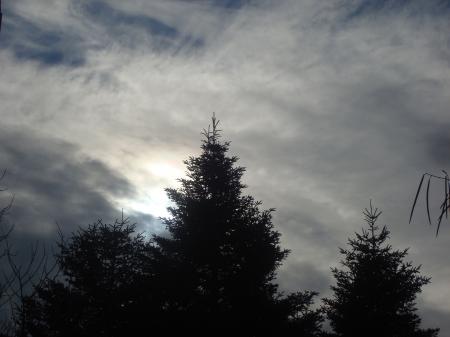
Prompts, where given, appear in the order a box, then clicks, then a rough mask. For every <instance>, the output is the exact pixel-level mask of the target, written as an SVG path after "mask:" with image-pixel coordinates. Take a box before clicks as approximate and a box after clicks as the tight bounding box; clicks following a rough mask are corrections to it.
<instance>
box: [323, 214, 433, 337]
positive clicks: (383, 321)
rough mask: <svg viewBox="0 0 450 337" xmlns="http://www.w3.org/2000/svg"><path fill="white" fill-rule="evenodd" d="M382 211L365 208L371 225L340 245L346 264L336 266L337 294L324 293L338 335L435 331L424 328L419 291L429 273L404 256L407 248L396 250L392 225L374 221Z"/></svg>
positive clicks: (391, 336) (423, 336)
mask: <svg viewBox="0 0 450 337" xmlns="http://www.w3.org/2000/svg"><path fill="white" fill-rule="evenodd" d="M380 214H381V212H379V211H378V209H376V208H375V209H374V208H373V207H372V205H370V208H369V209H365V211H364V216H365V221H366V222H367V224H368V229H366V230H363V231H362V233H361V234H358V233H356V238H355V239H349V243H348V244H349V246H350V249H341V254H343V255H344V260H343V261H342V262H341V263H342V265H343V267H344V268H343V269H337V268H334V269H333V270H332V271H333V275H334V277H335V279H336V282H337V284H336V286H333V287H331V289H332V290H333V291H334V297H333V298H330V299H325V300H324V302H325V306H324V309H325V312H326V315H327V317H328V319H329V320H330V323H331V327H332V328H333V330H334V332H335V334H336V336H342V337H353V336H355V337H356V336H358V337H360V336H366V337H372V336H373V337H375V336H377V337H380V336H383V337H412V336H420V337H433V336H437V335H438V329H427V330H423V329H420V322H421V320H420V317H419V316H418V315H417V313H416V310H417V309H416V303H415V299H416V295H417V294H418V293H419V292H420V291H421V288H422V286H423V285H426V284H428V283H429V282H430V279H429V278H427V277H424V276H421V275H420V267H413V266H412V264H411V262H404V259H405V257H406V256H407V252H408V250H407V249H405V250H393V249H392V247H391V246H390V245H389V244H386V240H387V239H388V238H389V231H388V229H387V228H386V226H383V228H382V229H381V230H379V228H378V227H377V226H376V225H375V223H376V221H377V219H378V217H379V216H380Z"/></svg>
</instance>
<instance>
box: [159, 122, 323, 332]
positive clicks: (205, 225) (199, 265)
mask: <svg viewBox="0 0 450 337" xmlns="http://www.w3.org/2000/svg"><path fill="white" fill-rule="evenodd" d="M218 125H219V121H218V120H216V118H215V116H214V117H213V118H212V125H211V127H209V128H208V129H207V130H204V131H203V136H204V139H203V142H202V145H201V149H202V153H201V154H200V155H199V156H198V157H190V158H189V159H188V160H187V161H185V164H186V166H187V178H185V179H180V182H181V187H180V188H179V189H167V193H168V196H169V198H170V200H171V201H172V202H173V203H174V207H171V208H169V211H170V214H171V217H169V218H165V219H164V223H165V225H166V227H167V230H168V232H169V233H170V237H162V236H156V237H155V238H154V239H155V241H156V243H157V244H158V246H159V247H160V250H161V255H162V260H163V261H164V260H165V261H164V263H162V266H164V267H165V268H166V270H165V271H163V272H161V273H160V274H161V275H167V278H166V280H165V283H166V284H168V285H170V287H171V288H170V290H168V291H167V293H168V294H169V296H170V300H169V302H168V305H167V308H169V313H170V315H171V317H172V318H173V319H174V322H176V324H170V325H171V326H178V327H183V329H185V328H187V329H190V330H191V331H197V333H200V334H203V335H218V334H220V333H221V332H224V331H228V332H230V333H234V334H238V335H246V336H255V335H268V334H269V335H270V334H273V335H277V333H276V332H275V331H278V330H277V329H279V328H280V327H281V326H282V323H286V322H287V321H288V316H289V315H290V314H292V311H295V310H296V308H299V306H297V307H296V306H295V305H288V303H290V304H292V301H293V300H295V301H296V303H297V304H303V305H304V306H305V307H308V306H309V304H310V301H311V298H312V296H314V294H310V296H309V297H301V296H297V297H295V296H291V298H290V300H291V302H289V301H287V299H282V298H281V295H280V294H279V293H278V291H277V285H276V284H275V283H274V279H275V272H276V269H277V267H278V266H279V265H280V264H281V262H282V261H283V259H284V258H285V257H286V256H287V254H288V251H287V250H285V249H282V248H281V247H280V234H279V233H278V232H277V231H276V230H275V229H274V226H273V224H272V216H271V213H272V211H273V209H268V210H260V208H259V207H260V204H261V203H260V202H259V201H255V200H254V198H253V197H251V196H248V195H243V193H242V192H243V189H244V188H245V185H243V184H242V182H241V178H242V175H243V173H244V171H245V169H244V168H243V167H239V166H236V165H235V164H236V162H237V161H238V158H237V157H235V156H228V155H227V153H228V150H229V145H230V143H229V142H222V141H221V140H220V136H221V135H220V132H221V130H219V129H218ZM168 266H170V267H168ZM167 269H170V270H167ZM289 311H290V312H289ZM293 316H295V315H293ZM312 317H313V316H311V318H312ZM318 317H319V316H314V319H318ZM297 321H298V322H299V321H300V320H297ZM314 322H315V323H316V321H314ZM312 325H314V324H312ZM279 333H280V331H278V334H279Z"/></svg>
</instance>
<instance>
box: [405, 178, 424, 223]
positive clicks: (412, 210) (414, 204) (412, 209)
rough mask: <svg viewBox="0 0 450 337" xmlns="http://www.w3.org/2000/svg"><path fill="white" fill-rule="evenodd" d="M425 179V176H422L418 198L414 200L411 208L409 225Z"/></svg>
mask: <svg viewBox="0 0 450 337" xmlns="http://www.w3.org/2000/svg"><path fill="white" fill-rule="evenodd" d="M424 178H425V174H423V175H422V179H420V183H419V187H417V192H416V197H415V198H414V203H413V206H412V208H411V214H410V215H409V223H411V220H412V216H413V213H414V209H415V208H416V203H417V198H418V197H419V193H420V190H421V189H422V184H423V179H424Z"/></svg>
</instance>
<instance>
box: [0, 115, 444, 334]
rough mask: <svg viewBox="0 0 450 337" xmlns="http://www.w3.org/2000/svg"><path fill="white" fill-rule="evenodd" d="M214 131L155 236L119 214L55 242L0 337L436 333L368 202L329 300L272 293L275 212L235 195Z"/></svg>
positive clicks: (279, 254) (173, 194) (277, 250)
mask: <svg viewBox="0 0 450 337" xmlns="http://www.w3.org/2000/svg"><path fill="white" fill-rule="evenodd" d="M218 123H219V122H218V121H217V120H216V119H215V118H214V117H213V120H212V125H211V127H210V128H208V129H207V130H204V132H203V136H204V138H203V140H202V144H201V154H200V155H199V156H196V157H189V158H188V160H186V161H185V162H184V163H185V165H186V168H187V176H186V178H183V179H180V187H179V188H177V189H167V194H168V196H169V199H170V200H171V201H172V204H173V206H172V207H169V209H168V210H169V213H170V216H169V217H167V218H164V219H163V222H164V224H165V226H166V229H167V231H166V232H165V233H164V234H162V235H156V234H154V235H152V236H151V237H148V236H145V235H144V233H139V232H137V231H136V227H135V225H134V224H132V223H130V222H129V221H128V219H126V218H124V217H123V216H122V218H121V219H119V220H117V221H116V222H115V223H112V224H107V223H104V222H102V221H101V220H99V221H97V222H96V223H93V224H91V225H88V226H87V227H80V228H79V229H78V231H77V232H75V233H72V234H71V235H70V236H69V237H65V236H64V235H62V234H60V236H59V239H58V240H57V247H58V249H57V252H56V253H55V254H54V260H55V267H56V268H44V269H45V272H44V273H41V274H39V275H38V277H37V278H38V281H37V282H32V283H31V285H30V286H29V287H28V288H29V291H28V292H27V293H26V294H25V293H23V292H20V294H21V296H18V297H15V301H14V302H13V303H14V306H13V307H12V308H13V310H12V314H11V315H10V316H8V317H7V318H5V320H6V321H7V322H9V324H4V326H5V327H7V328H4V329H3V332H2V334H1V335H0V336H5V337H6V336H8V337H9V336H17V337H25V336H32V337H94V336H95V337H102V336H103V337H116V336H117V337H118V336H143V335H155V336H183V335H194V336H195V335H197V336H225V335H235V336H299V337H302V336H303V337H314V336H322V337H324V336H336V337H338V336H342V337H353V336H355V337H356V336H358V337H361V336H368V337H372V336H373V337H375V336H377V337H413V336H414V337H419V336H420V337H435V336H437V335H438V329H423V328H422V327H421V324H420V323H421V319H420V317H419V315H418V314H417V308H416V296H417V294H418V293H419V292H420V291H421V288H422V286H424V285H426V284H428V283H429V282H430V279H429V278H428V277H425V276H422V275H421V274H420V268H419V267H415V266H413V265H412V263H411V262H408V261H405V259H406V257H407V250H395V249H393V248H392V247H391V246H390V245H389V244H388V243H387V241H388V239H389V231H388V229H387V228H386V227H382V228H379V227H378V226H377V225H376V221H377V219H378V217H379V215H380V214H381V212H380V211H379V210H378V209H376V208H374V207H372V205H370V207H369V208H367V209H365V210H364V217H365V219H364V220H365V222H366V229H364V230H363V231H362V232H361V233H356V236H355V237H354V238H351V239H349V241H348V248H346V249H341V250H340V253H341V255H342V262H341V265H340V267H339V268H335V269H332V274H333V276H334V279H335V285H333V286H332V287H331V290H332V292H333V294H332V297H330V298H326V299H323V301H322V302H321V303H319V302H316V303H314V300H315V298H316V297H317V295H318V293H316V292H315V291H311V290H302V291H298V292H292V293H285V292H283V291H281V290H280V289H279V286H278V284H277V282H276V272H277V269H278V267H280V266H281V264H282V263H283V261H284V260H285V259H286V257H287V256H288V254H289V251H288V250H287V249H284V248H282V247H281V244H280V233H279V232H278V231H277V230H276V229H275V227H274V224H273V223H272V213H273V211H274V210H273V209H268V210H263V209H261V203H260V202H259V201H256V200H255V199H254V198H253V197H252V196H249V195H245V194H244V193H243V192H244V189H245V185H244V184H243V183H242V176H243V174H244V171H245V168H243V167H240V166H238V165H237V161H238V158H237V157H235V156H230V155H229V154H228V151H229V146H230V143H229V142H227V141H222V140H221V132H220V130H219V129H218ZM2 214H3V213H2ZM2 214H0V215H2ZM6 237H7V236H5V237H4V238H3V239H4V240H5V238H6ZM8 252H9V250H8V249H7V248H6V250H5V254H6V255H5V256H8V254H9V253H8ZM35 255H37V254H35ZM44 260H45V259H43V260H42V261H44ZM38 266H40V267H42V266H43V263H42V264H38ZM13 269H14V268H13ZM18 269H20V267H17V266H16V267H15V270H16V271H17V270H18ZM25 269H26V268H25ZM38 269H39V268H38ZM38 269H36V270H38ZM21 270H22V271H23V269H21ZM30 270H32V269H31V268H30ZM39 270H42V268H41V269H39ZM12 283H13V282H12V281H11V284H12ZM7 286H8V285H7V284H5V287H2V288H0V289H1V290H2V293H1V294H0V295H2V296H1V297H5V296H6V294H7V291H6V289H7V288H8V287H7ZM22 288H23V287H22ZM22 290H23V289H22ZM324 322H327V325H329V328H324Z"/></svg>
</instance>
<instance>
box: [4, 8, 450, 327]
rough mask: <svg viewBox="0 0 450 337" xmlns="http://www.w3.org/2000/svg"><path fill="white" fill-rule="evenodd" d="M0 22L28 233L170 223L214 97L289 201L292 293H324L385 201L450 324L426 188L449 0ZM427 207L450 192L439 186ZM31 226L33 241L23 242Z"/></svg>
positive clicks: (445, 245)
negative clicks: (174, 196)
mask: <svg viewBox="0 0 450 337" xmlns="http://www.w3.org/2000/svg"><path fill="white" fill-rule="evenodd" d="M2 5H3V8H2V9H3V22H2V29H1V32H0V102H1V104H0V120H1V123H0V167H1V168H4V169H7V174H6V176H5V178H4V179H3V181H2V184H3V185H4V186H5V187H7V188H8V191H5V192H2V193H3V195H2V199H1V200H2V201H3V202H7V200H8V198H10V197H11V196H14V205H13V207H12V209H11V212H10V214H9V220H10V221H11V222H13V223H14V224H15V230H14V236H15V237H16V240H18V242H19V243H18V244H17V245H18V246H20V245H21V243H20V242H23V245H25V242H30V240H36V239H39V240H46V239H48V238H53V237H54V235H55V231H56V228H57V226H56V223H58V224H59V225H60V227H61V228H62V230H63V231H64V232H67V233H70V232H72V231H74V230H76V228H77V227H78V226H83V225H87V224H89V223H93V222H95V221H96V220H97V219H99V218H101V219H103V220H104V221H105V222H111V221H113V220H114V219H115V218H118V217H120V215H121V212H122V210H123V212H124V213H125V215H126V216H129V217H130V218H131V219H132V220H133V221H136V222H137V224H138V228H140V229H141V230H145V231H147V232H148V233H161V232H162V231H164V227H163V226H162V224H161V221H160V220H159V218H160V217H164V216H167V211H166V207H167V206H168V205H169V201H168V199H167V197H166V195H165V192H164V188H166V187H176V186H178V183H177V178H181V177H183V176H184V174H185V167H184V164H183V160H185V159H187V157H188V156H191V155H197V154H199V153H200V140H201V135H200V132H201V130H202V129H203V128H205V127H207V126H208V124H209V123H210V118H211V116H212V113H213V112H215V113H216V116H217V117H218V119H220V123H221V124H220V125H221V129H222V130H223V133H222V134H223V138H224V139H226V140H230V141H231V153H232V154H234V155H237V156H238V157H239V158H240V161H239V164H240V165H242V166H244V167H246V169H247V171H246V174H245V176H244V182H245V183H246V184H247V185H248V188H247V189H246V193H248V194H251V195H253V196H254V197H255V198H256V199H257V200H262V201H263V207H265V208H272V207H274V208H276V211H275V213H274V224H275V227H276V229H277V230H278V231H280V232H281V233H282V245H283V247H284V248H288V249H290V250H291V254H290V256H289V257H288V259H287V260H286V261H285V263H284V265H283V266H282V267H281V269H280V270H279V273H278V282H279V283H280V285H281V288H282V289H284V290H285V291H296V290H302V289H309V290H316V291H319V292H320V294H321V295H320V296H321V297H325V296H330V294H331V293H330V290H329V287H330V285H331V284H333V278H332V273H331V270H330V267H333V266H338V265H339V261H340V259H341V256H340V255H339V247H345V245H346V243H347V239H348V237H351V236H353V234H354V232H359V231H360V230H361V228H363V227H364V226H365V225H364V222H363V217H362V213H361V211H362V210H363V209H364V208H365V207H367V206H368V205H369V201H370V200H372V202H373V204H374V205H375V206H377V207H379V208H380V209H381V210H382V211H383V215H382V216H381V218H380V223H379V224H380V225H383V224H386V225H388V228H389V229H390V231H391V241H390V243H391V244H392V245H393V246H394V248H398V249H403V248H407V247H410V250H409V256H408V257H409V259H410V260H411V261H413V263H414V264H415V265H422V269H421V271H422V273H423V274H424V275H427V276H430V277H431V278H432V281H431V284H429V285H427V286H425V287H424V288H423V292H422V294H421V295H420V296H419V298H418V303H419V309H420V311H419V312H420V315H421V316H422V317H423V325H424V326H425V327H436V326H437V327H440V328H441V336H448V335H450V287H449V284H450V262H449V259H448V254H449V253H450V248H449V247H450V222H449V221H447V222H445V223H443V224H442V229H441V232H440V234H439V236H438V237H437V238H436V237H435V232H436V227H435V226H434V227H430V226H429V225H428V224H427V221H426V217H425V213H426V211H425V206H424V199H423V198H422V197H421V198H419V201H418V205H417V209H416V214H415V216H414V218H413V221H412V222H411V223H410V224H409V223H408V220H409V212H410V210H411V206H412V202H413V199H414V195H415V192H416V189H417V185H418V182H419V180H420V177H421V175H422V174H423V173H425V172H430V173H434V174H440V172H441V170H445V169H447V170H449V169H450V156H449V154H450V153H449V150H450V133H449V127H450V111H449V107H450V33H449V32H450V20H449V16H450V1H448V0H370V1H369V0H276V1H275V0H247V1H245V0H190V1H189V0H132V1H121V0H108V1H106V0H40V1H35V0H14V1H8V0H5V1H3V4H2ZM431 192H432V193H431V200H430V202H431V204H432V207H434V209H433V214H432V216H433V219H436V217H437V215H438V211H437V210H436V207H435V206H436V205H437V204H438V203H439V201H440V197H441V196H442V187H441V185H439V184H438V183H437V182H433V183H432V185H431ZM21 240H22V241H21Z"/></svg>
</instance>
